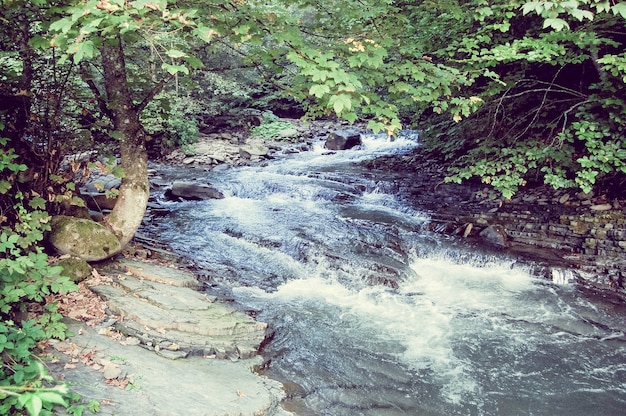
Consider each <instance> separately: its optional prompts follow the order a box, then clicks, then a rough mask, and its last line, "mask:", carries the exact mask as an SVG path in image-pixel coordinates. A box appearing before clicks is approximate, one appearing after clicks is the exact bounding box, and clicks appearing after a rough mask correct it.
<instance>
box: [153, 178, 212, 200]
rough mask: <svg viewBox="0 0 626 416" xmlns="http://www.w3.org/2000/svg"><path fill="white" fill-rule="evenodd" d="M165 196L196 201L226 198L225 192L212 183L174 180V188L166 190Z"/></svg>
mask: <svg viewBox="0 0 626 416" xmlns="http://www.w3.org/2000/svg"><path fill="white" fill-rule="evenodd" d="M165 196H166V197H167V198H170V199H177V198H181V199H189V200H196V201H197V200H205V199H222V198H224V194H223V193H221V192H220V191H219V190H217V189H215V188H214V187H212V186H211V185H208V184H203V183H195V182H183V181H176V182H174V183H173V184H172V188H171V189H168V190H167V191H166V193H165Z"/></svg>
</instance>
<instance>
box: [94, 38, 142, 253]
mask: <svg viewBox="0 0 626 416" xmlns="http://www.w3.org/2000/svg"><path fill="white" fill-rule="evenodd" d="M101 52H102V67H103V70H104V71H103V72H104V81H105V87H106V93H107V101H108V105H109V110H110V112H111V115H112V116H113V125H114V127H115V130H116V131H117V133H118V134H119V135H120V154H121V167H122V169H123V170H124V177H123V178H122V184H121V186H120V189H119V195H118V198H117V202H116V204H115V207H114V208H113V211H112V212H111V213H110V214H109V216H108V218H107V224H108V226H109V227H110V229H111V230H112V231H113V233H114V234H115V235H116V236H117V238H118V239H119V241H120V245H121V247H122V248H123V247H124V246H125V245H126V244H127V243H128V242H129V241H130V240H131V239H132V238H133V236H134V235H135V232H136V231H137V229H138V228H139V226H140V225H141V220H142V219H143V216H144V214H145V211H146V205H147V202H148V196H149V192H150V189H149V184H148V153H147V151H146V145H145V142H146V137H145V133H144V130H143V128H142V126H141V123H140V122H139V112H138V110H137V107H136V106H135V105H134V104H133V101H132V96H131V93H130V90H129V89H128V85H127V83H126V63H125V60H124V51H123V49H122V44H121V41H119V40H118V42H117V43H116V44H107V43H106V42H105V44H104V45H103V46H102V49H101ZM112 254H115V253H112Z"/></svg>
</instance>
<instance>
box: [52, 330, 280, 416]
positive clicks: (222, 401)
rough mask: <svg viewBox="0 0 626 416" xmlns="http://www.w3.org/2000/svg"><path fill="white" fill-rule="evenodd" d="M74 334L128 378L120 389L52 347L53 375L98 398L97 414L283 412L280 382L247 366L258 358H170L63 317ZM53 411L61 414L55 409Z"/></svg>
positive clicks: (249, 414) (83, 347)
mask: <svg viewBox="0 0 626 416" xmlns="http://www.w3.org/2000/svg"><path fill="white" fill-rule="evenodd" d="M68 325H69V327H70V330H71V331H72V332H73V333H75V334H78V335H75V336H72V337H71V338H70V339H68V340H67V341H66V342H67V343H74V344H76V346H77V347H78V348H79V349H80V351H81V352H85V353H87V352H89V351H94V352H95V356H94V359H98V360H108V361H110V362H113V363H114V365H115V366H116V367H117V368H119V370H120V374H122V375H124V376H125V377H127V378H128V379H129V380H132V384H131V385H129V386H130V388H128V387H127V388H126V389H122V388H119V387H115V386H111V385H108V384H106V383H105V380H104V374H103V373H102V372H100V371H97V370H95V369H93V368H92V367H89V366H85V365H83V364H80V363H79V364H77V365H69V366H68V365H67V363H68V360H69V357H68V356H66V355H65V354H61V353H57V354H56V355H57V356H58V358H59V360H58V361H56V362H53V363H48V364H47V365H48V367H49V368H50V370H51V372H52V374H54V375H55V376H56V378H64V380H65V381H66V382H67V383H68V384H69V385H70V388H71V390H72V391H73V392H75V393H77V394H79V395H81V396H82V400H84V403H85V404H86V403H87V402H88V401H90V400H97V401H99V402H100V403H101V405H100V412H99V413H98V414H99V415H103V416H111V415H119V416H146V415H147V416H235V415H237V416H253V415H274V416H285V415H290V413H287V412H285V411H284V410H282V408H281V407H280V406H279V401H280V400H281V399H282V397H283V396H284V392H283V389H282V385H281V384H280V383H278V382H276V381H273V380H270V379H267V378H265V377H262V376H260V375H258V374H255V373H253V372H252V368H253V367H254V366H257V365H260V364H261V359H260V358H259V357H257V358H255V359H251V360H239V361H237V362H232V361H228V360H216V359H207V358H201V357H189V358H187V359H184V360H176V361H172V360H169V359H167V358H163V357H160V356H157V355H155V354H154V353H152V352H150V351H147V350H146V349H143V348H141V347H139V346H136V345H134V346H133V345H130V346H129V345H122V344H120V343H119V342H116V341H114V340H112V339H110V338H108V337H106V336H104V335H98V333H97V328H91V327H88V326H87V325H85V324H83V323H80V322H77V321H68ZM55 412H56V413H55V414H57V415H61V416H67V415H68V414H67V413H66V412H64V411H63V410H61V409H58V410H57V409H55Z"/></svg>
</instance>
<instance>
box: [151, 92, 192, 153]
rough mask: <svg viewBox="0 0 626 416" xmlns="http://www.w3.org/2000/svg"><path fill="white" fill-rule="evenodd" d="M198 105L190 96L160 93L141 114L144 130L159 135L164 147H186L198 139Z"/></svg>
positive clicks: (154, 135) (155, 135)
mask: <svg viewBox="0 0 626 416" xmlns="http://www.w3.org/2000/svg"><path fill="white" fill-rule="evenodd" d="M199 112H200V107H199V106H198V103H196V102H195V101H194V100H193V99H192V98H190V97H179V96H176V95H173V94H170V93H161V94H159V95H158V96H157V97H156V98H155V99H154V100H153V101H151V102H150V104H148V106H147V107H146V109H145V110H144V112H143V113H142V115H141V123H142V124H143V126H144V128H145V129H146V132H147V133H148V134H149V135H151V136H153V137H160V138H161V141H162V146H163V147H164V148H166V149H167V148H170V149H171V148H174V147H186V146H189V145H190V144H192V143H195V142H197V141H198V134H199V129H198V120H197V116H198V113H199Z"/></svg>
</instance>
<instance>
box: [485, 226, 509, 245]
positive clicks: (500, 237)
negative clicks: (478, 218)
mask: <svg viewBox="0 0 626 416" xmlns="http://www.w3.org/2000/svg"><path fill="white" fill-rule="evenodd" d="M479 235H480V237H481V238H482V239H483V240H484V241H485V242H487V243H489V244H493V245H496V246H502V247H507V246H508V237H507V235H506V231H505V230H504V227H503V226H502V225H500V224H492V225H490V226H488V227H487V228H485V229H484V230H482V231H481V232H480V234H479Z"/></svg>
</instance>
